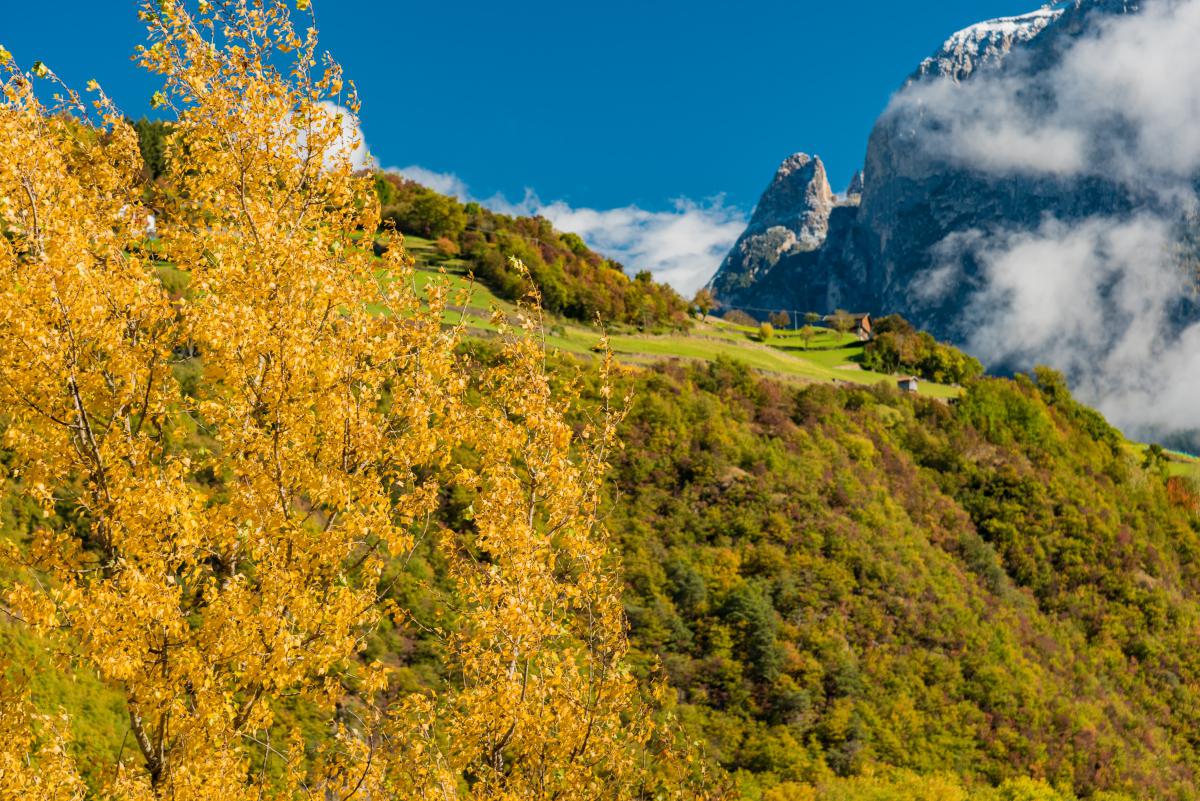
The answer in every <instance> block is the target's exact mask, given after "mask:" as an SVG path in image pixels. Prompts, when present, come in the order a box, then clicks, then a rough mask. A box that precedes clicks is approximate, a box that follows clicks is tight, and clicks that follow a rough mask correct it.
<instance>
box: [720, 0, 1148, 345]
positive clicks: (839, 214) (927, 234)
mask: <svg viewBox="0 0 1200 801" xmlns="http://www.w3.org/2000/svg"><path fill="white" fill-rule="evenodd" d="M1138 7H1139V4H1138V3H1137V2H1133V0H1075V2H1070V3H1060V4H1058V5H1055V6H1052V7H1044V8H1042V9H1039V10H1037V11H1034V12H1032V13H1030V14H1027V15H1023V16H1018V17H1011V18H1005V19H1000V20H993V21H990V22H985V23H980V24H979V25H975V26H972V27H970V28H967V29H966V30H963V31H960V32H958V33H956V34H954V35H953V36H951V37H950V38H949V39H948V40H947V41H946V43H945V45H944V46H943V47H942V49H941V50H940V51H939V52H937V53H935V54H934V55H933V56H931V57H930V58H928V59H926V60H925V61H924V62H922V64H920V65H919V67H918V68H917V69H916V70H915V71H914V73H913V75H912V76H911V77H910V78H909V80H908V83H907V84H906V87H905V91H908V90H909V89H911V88H913V87H917V88H924V87H936V86H937V85H938V82H950V83H954V84H965V83H968V82H972V81H978V80H981V76H986V77H987V78H988V79H989V80H990V79H995V78H997V77H999V78H1001V79H1002V80H1003V81H1006V82H1008V83H1009V84H1012V83H1016V84H1017V85H1019V86H1020V93H1021V102H1022V104H1023V105H1024V106H1025V107H1026V108H1031V109H1036V108H1037V107H1038V104H1052V103H1053V102H1054V100H1053V98H1052V97H1051V94H1050V92H1049V91H1048V90H1046V89H1045V87H1044V84H1045V82H1046V81H1048V80H1049V78H1048V76H1050V75H1052V74H1053V73H1054V71H1055V69H1056V68H1057V67H1058V64H1059V62H1060V60H1061V59H1062V57H1063V56H1062V54H1063V52H1064V50H1065V45H1066V44H1067V43H1069V42H1070V41H1071V40H1072V39H1075V38H1077V37H1080V36H1082V35H1084V34H1085V33H1087V32H1089V31H1091V30H1093V29H1095V28H1096V26H1099V25H1103V24H1105V22H1104V21H1105V20H1106V19H1110V18H1112V17H1114V16H1116V15H1126V14H1134V13H1137V12H1138ZM1006 85H1007V84H1006ZM939 124H940V123H939V122H938V121H937V120H933V119H931V118H930V116H929V115H928V113H927V108H926V107H925V106H924V105H923V104H922V103H921V102H913V103H909V104H901V105H897V104H895V103H894V104H893V106H892V107H891V108H889V110H888V112H886V113H885V114H884V115H883V116H882V117H881V118H880V119H879V120H878V122H877V123H876V126H875V128H874V130H873V132H872V134H871V137H870V142H869V145H868V152H867V155H866V163H865V165H864V169H863V172H862V174H861V175H860V176H856V178H855V181H854V184H853V185H852V186H851V187H850V189H849V190H848V191H847V192H846V194H845V195H841V196H835V195H833V194H832V193H831V192H830V190H829V186H828V181H827V178H826V176H825V171H824V169H823V167H822V165H821V162H820V159H819V158H816V157H815V156H814V157H810V156H808V155H804V154H798V155H796V156H792V157H791V158H789V159H788V160H787V161H786V162H784V165H783V166H782V167H781V168H780V170H779V172H778V173H777V174H776V176H775V178H774V179H773V180H772V182H771V184H770V186H768V187H767V189H766V191H765V192H764V193H763V196H762V199H761V200H760V201H759V204H758V208H757V210H756V212H755V214H754V217H753V219H752V220H751V223H750V225H749V227H748V228H747V230H746V232H745V234H743V236H742V237H741V239H739V240H738V242H737V244H736V245H735V246H734V248H733V250H732V251H731V252H730V253H729V255H728V257H727V258H726V259H725V261H724V262H723V263H722V265H721V267H720V269H719V270H718V272H717V273H716V275H715V276H714V277H713V279H712V281H711V284H710V286H711V288H712V290H713V291H714V293H715V294H716V296H717V298H718V299H719V300H721V301H722V302H723V303H725V304H726V305H729V306H734V307H739V308H745V309H748V310H750V311H751V313H757V312H755V311H754V310H756V309H757V310H762V309H791V310H799V311H806V310H812V311H819V312H826V311H830V310H832V309H835V308H846V309H850V310H853V311H869V312H874V313H891V312H898V313H901V314H903V315H905V316H906V317H909V318H910V319H911V320H913V322H915V323H917V324H918V325H920V326H921V327H923V328H926V329H927V330H930V331H931V332H933V333H934V334H936V335H938V336H939V337H942V338H946V339H949V340H952V341H957V342H960V343H962V342H965V340H966V333H965V331H964V328H966V327H968V326H969V325H970V322H969V321H964V320H963V319H962V318H963V315H962V293H961V292H960V293H958V294H956V295H955V296H951V297H946V298H932V299H931V298H930V297H928V294H929V293H927V292H925V291H923V278H924V277H926V276H927V275H928V273H929V272H930V271H931V270H934V269H935V267H936V264H937V261H938V257H939V256H938V249H939V247H944V243H945V242H946V241H947V239H948V237H951V236H952V235H953V234H955V233H959V232H965V231H972V230H989V229H996V228H1002V227H1003V228H1024V229H1036V227H1037V226H1038V224H1039V222H1040V221H1041V220H1043V219H1044V218H1046V216H1047V215H1052V216H1054V217H1055V218H1057V219H1060V220H1064V221H1071V220H1079V219H1083V218H1085V217H1094V216H1096V215H1112V216H1121V215H1128V214H1129V213H1131V212H1132V211H1134V210H1136V209H1143V208H1154V207H1158V206H1161V205H1162V204H1163V203H1164V200H1163V198H1162V197H1161V193H1159V192H1158V188H1157V187H1155V186H1153V185H1149V184H1148V185H1146V186H1142V187H1139V186H1137V185H1136V184H1131V183H1130V182H1129V181H1127V180H1124V179H1122V180H1118V179H1117V178H1115V177H1113V176H1110V175H1106V174H1105V173H1104V172H1103V171H1094V172H1090V171H1080V172H1078V173H1076V174H1072V175H1070V176H1065V175H1058V174H1055V173H1054V172H1053V171H1041V172H1037V171H1028V172H1027V171H1022V170H1019V169H1018V170H1012V171H1010V172H1007V173H998V172H996V171H993V170H987V169H981V168H977V167H975V166H973V165H972V164H971V163H970V161H969V160H964V159H962V158H953V157H952V155H953V154H944V153H942V152H939V149H938V147H936V146H930V142H929V141H928V139H929V137H931V136H934V135H936V134H937V130H938V125H939ZM1113 131H1114V132H1115V133H1111V134H1105V135H1108V136H1110V137H1111V139H1110V140H1108V141H1107V142H1106V143H1105V145H1104V146H1105V147H1107V148H1108V149H1109V150H1110V151H1112V152H1114V153H1118V154H1119V152H1120V148H1121V147H1122V142H1121V140H1120V139H1119V136H1120V131H1121V126H1120V125H1119V124H1114V126H1113ZM1037 147H1038V145H1037V143H1035V144H1034V148H1035V150H1036V148H1037ZM985 155H986V154H985ZM965 269H966V275H965V276H963V277H962V288H963V290H964V291H965V290H969V288H970V287H971V286H972V281H974V280H975V279H976V276H975V275H974V274H973V271H974V270H975V269H976V266H975V265H972V264H970V263H969V262H968V264H967V265H966V267H965ZM759 316H763V315H762V314H759Z"/></svg>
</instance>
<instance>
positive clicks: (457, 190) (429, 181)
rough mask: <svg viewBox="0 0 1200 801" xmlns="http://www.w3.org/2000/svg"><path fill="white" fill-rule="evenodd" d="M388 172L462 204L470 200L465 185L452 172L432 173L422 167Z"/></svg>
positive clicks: (403, 168) (395, 169) (402, 168)
mask: <svg viewBox="0 0 1200 801" xmlns="http://www.w3.org/2000/svg"><path fill="white" fill-rule="evenodd" d="M388 172H394V173H396V174H397V175H403V176H404V177H405V178H408V179H409V180H410V181H416V182H417V183H419V184H421V185H422V186H427V187H429V188H430V189H432V190H433V191H435V192H441V193H442V194H443V195H451V196H453V197H456V198H458V199H459V200H461V201H464V202H465V201H468V200H470V199H471V193H470V192H469V191H468V190H467V185H466V183H465V182H463V180H462V179H461V178H459V177H458V176H457V175H455V174H454V173H452V172H434V171H433V170H427V169H425V168H424V167H418V166H416V165H413V166H411V167H401V168H394V169H391V170H388Z"/></svg>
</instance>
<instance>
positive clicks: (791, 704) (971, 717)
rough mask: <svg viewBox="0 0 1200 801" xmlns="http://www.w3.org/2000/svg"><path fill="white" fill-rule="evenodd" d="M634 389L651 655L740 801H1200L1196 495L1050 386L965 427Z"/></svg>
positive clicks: (634, 605)
mask: <svg viewBox="0 0 1200 801" xmlns="http://www.w3.org/2000/svg"><path fill="white" fill-rule="evenodd" d="M634 383H635V384H636V388H637V390H636V396H635V397H636V400H635V401H634V406H633V412H632V414H631V416H630V418H629V419H628V421H627V425H626V429H625V434H624V442H625V449H624V450H623V452H622V455H621V458H620V460H619V462H618V464H617V467H616V470H615V476H614V482H613V504H612V516H613V519H612V526H613V527H614V529H615V530H617V531H618V532H620V535H621V538H622V542H623V544H624V559H625V565H626V577H627V581H628V604H629V609H628V611H629V616H630V619H631V622H632V627H633V633H634V639H635V641H636V642H637V644H638V647H639V648H640V649H641V651H642V653H643V654H644V655H645V656H646V658H647V660H650V659H652V658H653V657H654V656H655V655H662V658H663V661H664V662H665V665H666V668H667V670H668V672H669V674H670V676H671V679H672V682H673V684H674V685H675V686H676V687H677V688H678V690H679V693H680V698H681V701H682V704H683V705H684V709H685V710H686V712H687V718H688V719H689V720H690V721H692V722H693V723H694V724H695V725H696V726H697V727H699V728H700V729H701V730H702V731H703V732H704V733H705V735H706V736H707V739H708V742H709V744H710V746H711V748H712V749H713V754H714V756H715V757H716V758H717V759H718V760H719V761H720V762H721V763H722V764H723V765H724V766H726V767H727V768H729V769H731V770H734V771H739V772H743V774H744V775H743V776H742V785H741V786H742V787H743V790H744V791H747V792H750V793H754V792H757V789H758V788H759V787H771V786H775V785H777V784H779V783H787V782H805V781H813V780H819V779H820V777H823V776H825V777H828V776H830V775H831V774H837V775H853V774H860V773H863V772H870V771H873V770H875V769H877V768H878V767H880V766H884V765H890V766H900V767H904V768H909V769H912V770H914V771H917V772H920V773H930V772H934V773H936V772H949V773H951V774H954V775H957V776H959V777H961V778H962V779H963V780H964V781H966V782H968V783H969V782H974V781H982V782H985V783H998V782H1001V781H1003V780H1005V779H1010V778H1015V777H1018V776H1034V777H1038V778H1044V779H1046V780H1048V781H1049V782H1050V783H1052V784H1054V785H1055V786H1057V787H1059V788H1062V789H1064V790H1068V789H1069V790H1073V791H1075V792H1077V793H1079V794H1081V795H1083V796H1088V795H1091V794H1093V793H1095V792H1097V791H1100V790H1125V791H1127V792H1128V793H1130V794H1131V795H1132V796H1134V797H1139V798H1142V797H1151V798H1194V797H1197V796H1196V789H1195V784H1194V782H1195V775H1196V769H1197V768H1198V767H1200V753H1198V752H1197V749H1196V740H1195V735H1194V732H1195V731H1196V730H1197V724H1198V723H1200V720H1198V719H1197V718H1198V711H1200V710H1198V707H1197V700H1198V694H1197V688H1198V686H1200V685H1198V683H1197V682H1198V680H1200V670H1198V667H1200V665H1198V664H1197V661H1196V658H1195V656H1194V655H1195V654H1196V653H1197V646H1198V645H1200V637H1198V633H1197V621H1198V619H1197V607H1196V597H1197V591H1198V590H1200V574H1198V572H1197V565H1196V554H1197V546H1198V543H1200V540H1198V538H1197V528H1198V525H1197V518H1196V516H1195V515H1194V514H1193V513H1191V512H1190V511H1189V509H1192V508H1194V504H1195V495H1194V491H1193V490H1192V488H1191V487H1190V486H1189V485H1188V484H1187V483H1186V482H1185V481H1183V480H1181V479H1169V480H1168V479H1167V478H1166V477H1165V475H1164V474H1163V473H1162V472H1160V471H1159V469H1158V468H1157V467H1151V468H1149V469H1147V468H1145V467H1143V465H1142V463H1141V462H1140V461H1138V460H1136V459H1135V458H1133V457H1131V456H1130V455H1128V453H1127V451H1126V449H1125V448H1124V447H1123V446H1122V439H1121V437H1120V436H1119V435H1118V434H1117V432H1115V431H1114V430H1112V429H1111V428H1109V427H1108V426H1107V425H1106V424H1105V423H1104V422H1103V420H1102V419H1100V418H1099V416H1098V415H1096V414H1095V413H1094V412H1091V411H1089V410H1087V409H1084V408H1082V407H1080V406H1078V405H1077V404H1076V403H1075V402H1074V401H1073V400H1072V399H1071V398H1070V396H1069V394H1068V393H1067V391H1066V389H1065V387H1064V386H1063V384H1062V382H1061V380H1060V379H1059V377H1058V376H1057V375H1055V374H1053V373H1050V372H1041V373H1039V375H1038V378H1037V380H1036V381H1033V380H1029V379H1027V378H1024V377H1019V378H1018V379H1017V380H1015V381H1012V380H1005V379H985V380H982V381H979V382H977V383H975V384H973V385H972V386H971V387H970V388H969V389H968V391H967V393H966V395H965V396H964V397H963V399H962V400H961V401H960V402H958V403H956V404H953V405H946V404H944V403H941V402H937V401H931V400H922V399H913V398H911V397H902V396H900V395H899V394H897V393H895V392H894V391H892V390H890V389H886V388H883V389H879V390H867V389H839V388H833V387H830V386H822V385H816V386H810V387H807V388H803V389H793V388H786V387H783V386H780V385H778V384H775V383H772V382H769V381H763V380H759V379H757V378H755V377H754V376H752V375H751V374H749V373H748V372H747V371H746V370H745V369H744V368H742V367H740V366H738V365H737V364H736V363H719V364H716V365H710V366H709V367H707V368H695V369H683V368H678V367H664V368H662V369H660V370H656V371H652V372H649V373H645V374H643V375H641V376H639V377H638V378H637V379H634ZM785 786H786V785H785ZM792 790H793V791H795V790H796V788H795V787H793V788H792ZM783 797H791V796H790V794H785V796H783ZM797 797H799V796H797ZM897 797H908V796H897ZM933 797H940V796H933Z"/></svg>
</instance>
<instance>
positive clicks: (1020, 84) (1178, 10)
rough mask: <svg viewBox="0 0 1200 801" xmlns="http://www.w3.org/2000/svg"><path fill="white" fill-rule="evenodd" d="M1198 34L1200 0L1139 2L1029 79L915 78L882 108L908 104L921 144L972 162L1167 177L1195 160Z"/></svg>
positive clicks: (1138, 178) (1020, 169)
mask: <svg viewBox="0 0 1200 801" xmlns="http://www.w3.org/2000/svg"><path fill="white" fill-rule="evenodd" d="M1197 36H1200V3H1198V2H1194V0H1193V1H1191V2H1179V1H1178V0H1159V1H1158V2H1147V3H1143V9H1142V10H1141V11H1140V12H1139V13H1132V14H1126V15H1111V16H1109V17H1108V18H1106V19H1103V20H1102V21H1100V22H1099V23H1098V24H1096V25H1095V26H1094V28H1093V30H1092V31H1091V32H1089V33H1087V34H1086V35H1083V36H1081V37H1079V38H1078V39H1075V40H1068V41H1069V44H1068V45H1067V46H1066V49H1065V50H1064V52H1063V55H1062V59H1061V63H1060V64H1059V65H1058V66H1057V67H1056V68H1055V69H1053V70H1051V71H1049V72H1047V73H1045V74H1044V75H1042V76H1040V77H1039V78H1038V79H1036V80H1034V81H1031V80H1030V79H1029V78H1028V77H1024V76H1011V75H1008V74H1006V73H1004V72H997V73H986V72H981V73H979V74H977V75H975V76H973V77H972V78H971V79H969V80H966V81H963V82H962V83H955V82H953V81H946V80H938V81H918V82H916V83H914V84H912V85H911V86H909V87H908V88H907V89H905V90H904V91H902V92H900V93H899V94H897V96H896V97H895V98H894V99H893V101H892V105H891V107H890V108H889V113H893V114H895V113H899V114H903V115H905V119H906V121H909V122H911V123H912V124H913V125H914V126H915V127H916V128H917V129H918V130H919V131H920V136H919V140H920V141H921V142H922V144H923V145H924V146H925V147H926V148H927V149H928V150H929V152H931V153H936V154H939V155H943V156H946V157H948V158H950V159H951V160H957V161H959V162H962V163H965V164H968V165H970V166H972V167H975V168H977V169H981V170H986V171H991V172H997V173H1043V174H1051V175H1077V174H1103V175H1106V176H1113V177H1117V178H1118V179H1120V180H1123V181H1127V182H1129V183H1131V184H1134V185H1146V184H1154V183H1163V182H1166V183H1170V179H1172V178H1179V177H1181V176H1189V175H1191V174H1193V173H1194V172H1195V171H1196V170H1197V169H1200V137H1198V136H1196V131H1197V130H1200V48H1197V47H1196V46H1195V42H1196V37H1197ZM1172 188H1173V187H1170V186H1167V187H1164V189H1167V190H1170V189H1172Z"/></svg>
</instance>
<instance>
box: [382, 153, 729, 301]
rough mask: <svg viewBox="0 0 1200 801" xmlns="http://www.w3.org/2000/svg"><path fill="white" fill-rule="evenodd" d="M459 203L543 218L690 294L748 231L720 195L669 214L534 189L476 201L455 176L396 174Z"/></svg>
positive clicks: (410, 170)
mask: <svg viewBox="0 0 1200 801" xmlns="http://www.w3.org/2000/svg"><path fill="white" fill-rule="evenodd" d="M393 171H394V172H396V173H399V174H400V175H403V176H405V177H406V178H410V179H412V180H414V181H416V182H418V183H420V184H424V185H425V186H428V187H429V188H431V189H434V190H436V191H438V192H442V193H444V194H449V195H454V196H455V197H457V198H458V199H459V200H462V201H470V200H475V201H477V202H479V203H481V204H483V205H484V206H487V207H488V208H491V209H493V210H495V211H498V212H500V213H502V214H512V215H538V216H541V217H545V218H546V219H548V220H549V221H550V222H551V223H552V224H553V225H554V227H555V228H558V229H559V230H561V231H568V232H571V233H574V234H578V235H579V236H580V237H582V238H583V240H584V241H585V242H587V244H588V246H589V247H591V248H593V249H595V250H597V251H599V252H600V253H603V254H604V255H605V256H608V257H609V258H611V259H615V260H616V261H619V262H621V263H622V264H623V265H625V267H626V269H627V270H628V271H629V272H630V273H637V272H640V271H642V270H647V271H649V272H650V273H651V274H653V275H654V277H655V279H656V280H658V281H664V282H666V283H668V284H670V285H671V286H673V287H675V289H676V290H678V291H679V292H680V293H682V294H683V295H685V296H688V295H690V294H691V293H693V292H695V291H696V290H697V289H699V288H700V287H702V286H704V284H705V283H706V282H707V281H708V279H709V278H711V277H712V275H713V273H714V272H716V269H717V267H718V266H719V265H720V263H721V259H723V258H724V257H725V254H726V253H728V252H729V249H730V248H731V247H732V246H733V243H734V242H735V241H736V240H737V238H738V236H740V235H741V233H742V231H743V230H745V227H746V215H745V213H744V212H743V211H741V210H740V209H736V208H733V207H731V206H727V205H725V203H724V202H723V199H722V198H720V197H717V198H712V199H710V200H708V201H705V202H702V203H701V202H696V201H693V200H687V199H680V200H676V201H674V204H673V208H671V209H670V210H667V211H649V210H647V209H643V208H639V207H637V206H622V207H619V208H613V209H593V208H587V207H576V206H572V205H570V204H569V203H567V202H565V201H562V200H557V201H553V202H549V203H547V202H545V201H543V200H542V199H541V198H539V197H538V196H537V194H536V193H534V192H533V191H532V190H526V192H525V196H524V197H523V198H522V199H521V200H519V201H516V202H513V201H510V200H508V199H507V198H505V197H504V196H502V195H494V196H492V197H490V198H477V197H474V196H473V195H472V194H471V192H470V190H469V188H468V187H467V185H466V183H465V182H464V181H462V179H460V178H459V177H458V176H457V175H454V174H453V173H439V172H435V171H433V170H428V169H425V168H424V167H418V166H411V167H404V168H402V169H396V170H393Z"/></svg>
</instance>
